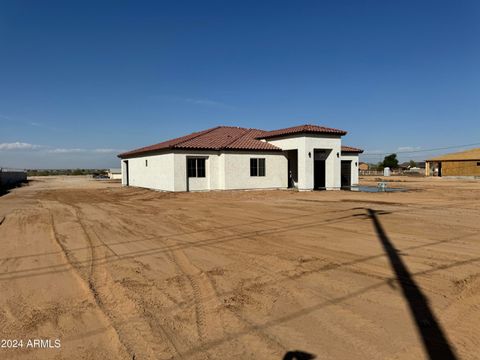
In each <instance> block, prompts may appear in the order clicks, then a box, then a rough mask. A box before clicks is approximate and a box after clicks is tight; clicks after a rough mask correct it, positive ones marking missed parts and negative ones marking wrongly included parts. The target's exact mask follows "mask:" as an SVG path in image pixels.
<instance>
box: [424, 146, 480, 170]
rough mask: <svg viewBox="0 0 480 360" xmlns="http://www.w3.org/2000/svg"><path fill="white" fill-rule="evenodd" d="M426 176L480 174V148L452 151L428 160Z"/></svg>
mask: <svg viewBox="0 0 480 360" xmlns="http://www.w3.org/2000/svg"><path fill="white" fill-rule="evenodd" d="M425 175H426V176H480V148H476V149H471V150H467V151H461V152H456V153H451V154H447V155H443V156H437V157H435V158H432V159H429V160H427V161H426V165H425Z"/></svg>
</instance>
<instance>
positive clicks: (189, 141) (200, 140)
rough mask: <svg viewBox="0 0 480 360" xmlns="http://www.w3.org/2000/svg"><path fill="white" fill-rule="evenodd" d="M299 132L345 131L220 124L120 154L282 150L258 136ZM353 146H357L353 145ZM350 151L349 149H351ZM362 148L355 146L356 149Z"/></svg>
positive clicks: (306, 126)
mask: <svg viewBox="0 0 480 360" xmlns="http://www.w3.org/2000/svg"><path fill="white" fill-rule="evenodd" d="M297 133H318V134H335V135H345V134H346V133H347V132H346V131H343V130H338V129H333V128H327V127H323V126H317V125H302V126H295V127H291V128H287V129H281V130H275V131H264V130H258V129H246V128H241V127H233V126H217V127H214V128H211V129H207V130H203V131H198V132H194V133H192V134H189V135H186V136H181V137H178V138H175V139H171V140H167V141H163V142H161V143H158V144H154V145H150V146H145V147H142V148H139V149H135V150H131V151H127V152H124V153H122V154H119V155H118V157H120V158H126V157H130V156H136V155H140V154H144V153H148V152H152V151H161V150H173V149H183V150H216V151H219V150H247V151H281V149H280V148H279V147H277V146H275V145H272V144H270V143H268V142H265V141H261V140H259V139H265V138H270V137H276V136H281V135H289V134H297ZM352 149H354V148H352ZM349 151H350V150H349ZM362 151H363V150H360V149H356V150H355V152H362Z"/></svg>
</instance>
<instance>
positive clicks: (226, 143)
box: [118, 125, 363, 191]
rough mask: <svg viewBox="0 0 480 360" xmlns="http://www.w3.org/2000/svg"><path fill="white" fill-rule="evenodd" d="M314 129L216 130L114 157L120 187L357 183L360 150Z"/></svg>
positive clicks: (337, 133)
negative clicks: (343, 144)
mask: <svg viewBox="0 0 480 360" xmlns="http://www.w3.org/2000/svg"><path fill="white" fill-rule="evenodd" d="M346 134H347V132H346V131H343V130H339V129H334V128H328V127H324V126H317V125H301V126H295V127H291V128H286V129H280V130H274V131H264V130H258V129H246V128H241V127H231V126H218V127H215V128H211V129H207V130H204V131H199V132H195V133H192V134H189V135H186V136H182V137H179V138H176V139H172V140H167V141H164V142H161V143H158V144H155V145H151V146H146V147H143V148H139V149H135V150H132V151H128V152H125V153H122V154H119V155H118V157H119V158H120V159H121V169H122V184H123V185H125V186H137V187H144V188H150V189H156V190H163V191H200V190H234V189H285V188H290V187H296V188H298V189H299V190H317V189H318V190H320V189H325V190H337V189H340V188H342V187H349V186H352V185H356V184H358V164H359V160H358V156H359V154H360V153H362V152H363V150H361V149H357V148H353V147H348V146H342V136H344V135H346Z"/></svg>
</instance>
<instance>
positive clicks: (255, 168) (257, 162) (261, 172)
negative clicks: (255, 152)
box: [250, 158, 265, 176]
mask: <svg viewBox="0 0 480 360" xmlns="http://www.w3.org/2000/svg"><path fill="white" fill-rule="evenodd" d="M250 176H265V159H264V158H261V159H258V158H251V159H250Z"/></svg>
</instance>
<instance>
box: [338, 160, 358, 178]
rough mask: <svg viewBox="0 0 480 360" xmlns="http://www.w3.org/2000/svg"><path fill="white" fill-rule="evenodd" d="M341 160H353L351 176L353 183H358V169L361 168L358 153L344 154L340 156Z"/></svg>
mask: <svg viewBox="0 0 480 360" xmlns="http://www.w3.org/2000/svg"><path fill="white" fill-rule="evenodd" d="M340 160H346V161H349V160H350V161H351V165H350V166H351V169H350V172H351V174H352V177H351V184H352V185H358V170H359V165H358V164H359V162H358V154H343V155H341V156H340Z"/></svg>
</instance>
